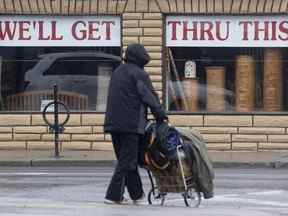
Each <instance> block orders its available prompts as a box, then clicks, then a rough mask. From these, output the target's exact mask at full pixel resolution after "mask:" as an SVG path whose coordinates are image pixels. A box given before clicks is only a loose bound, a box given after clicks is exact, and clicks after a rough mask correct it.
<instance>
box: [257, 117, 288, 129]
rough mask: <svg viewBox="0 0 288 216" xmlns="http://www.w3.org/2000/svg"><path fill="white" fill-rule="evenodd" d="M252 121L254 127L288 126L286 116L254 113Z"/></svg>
mask: <svg viewBox="0 0 288 216" xmlns="http://www.w3.org/2000/svg"><path fill="white" fill-rule="evenodd" d="M253 122H254V126H256V127H288V116H284V115H283V116H278V115H269V116H268V115H267V116H263V115H258V116H257V115H255V116H254V121H253Z"/></svg>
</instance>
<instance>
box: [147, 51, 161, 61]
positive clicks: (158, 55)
mask: <svg viewBox="0 0 288 216" xmlns="http://www.w3.org/2000/svg"><path fill="white" fill-rule="evenodd" d="M149 55H150V57H151V59H155V60H159V59H162V53H161V52H150V53H149Z"/></svg>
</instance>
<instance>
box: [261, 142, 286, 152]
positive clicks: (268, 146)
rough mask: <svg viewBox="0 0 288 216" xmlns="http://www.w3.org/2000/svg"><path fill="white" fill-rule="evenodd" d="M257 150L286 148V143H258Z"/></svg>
mask: <svg viewBox="0 0 288 216" xmlns="http://www.w3.org/2000/svg"><path fill="white" fill-rule="evenodd" d="M258 149H259V150H288V144H287V143H270V142H268V143H267V142H264V143H259V148H258Z"/></svg>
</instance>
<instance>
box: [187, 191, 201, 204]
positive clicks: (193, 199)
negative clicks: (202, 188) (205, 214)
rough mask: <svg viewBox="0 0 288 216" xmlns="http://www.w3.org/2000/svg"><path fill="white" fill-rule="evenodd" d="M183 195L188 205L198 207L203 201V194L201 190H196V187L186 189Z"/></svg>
mask: <svg viewBox="0 0 288 216" xmlns="http://www.w3.org/2000/svg"><path fill="white" fill-rule="evenodd" d="M183 197H184V202H185V204H186V206H187V207H193V208H197V207H199V205H200V203H201V194H200V192H199V191H196V190H195V188H189V189H188V190H187V191H185V193H184V194H183Z"/></svg>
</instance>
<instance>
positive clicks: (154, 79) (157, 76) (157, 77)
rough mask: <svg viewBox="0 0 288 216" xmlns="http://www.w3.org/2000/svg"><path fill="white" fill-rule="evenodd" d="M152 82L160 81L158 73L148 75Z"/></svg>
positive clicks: (160, 77)
mask: <svg viewBox="0 0 288 216" xmlns="http://www.w3.org/2000/svg"><path fill="white" fill-rule="evenodd" d="M149 77H150V79H151V80H152V82H162V80H163V77H162V76H160V75H150V76H149Z"/></svg>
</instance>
